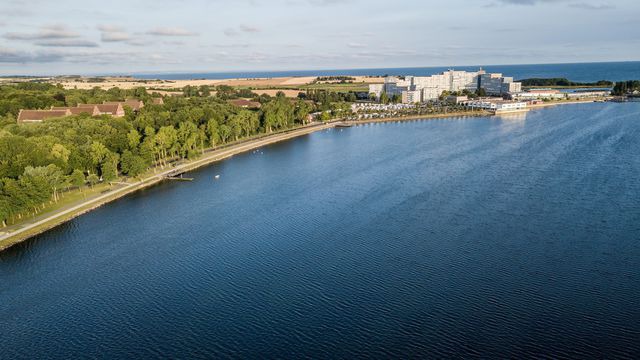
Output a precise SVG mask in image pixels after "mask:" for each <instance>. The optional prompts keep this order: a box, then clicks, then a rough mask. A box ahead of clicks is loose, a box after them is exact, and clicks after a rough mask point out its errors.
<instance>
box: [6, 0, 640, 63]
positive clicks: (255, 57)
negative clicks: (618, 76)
mask: <svg viewBox="0 0 640 360" xmlns="http://www.w3.org/2000/svg"><path fill="white" fill-rule="evenodd" d="M639 16H640V2H639V1H637V0H621V1H608V0H466V1H463V0H446V1H444V0H440V1H431V0H422V1H419V0H398V1H390V0H385V1H378V0H269V1H258V0H209V1H207V0H153V1H151V0H138V1H136V0H128V1H122V0H110V1H93V0H84V1H76V0H67V1H65V0H59V1H49V0H2V2H1V3H0V74H2V75H10V74H95V73H131V72H158V71H163V72H164V71H168V72H171V71H178V72H179V71H187V72H191V71H242V70H303V69H309V70H313V69H346V68H372V67H406V66H454V65H458V66H459V65H480V64H530V63H547V62H549V63H556V62H588V61H613V60H621V61H624V60H640V27H638V26H637V23H638V18H639Z"/></svg>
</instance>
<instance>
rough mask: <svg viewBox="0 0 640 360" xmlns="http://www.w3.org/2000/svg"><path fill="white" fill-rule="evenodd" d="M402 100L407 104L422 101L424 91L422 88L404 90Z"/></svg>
mask: <svg viewBox="0 0 640 360" xmlns="http://www.w3.org/2000/svg"><path fill="white" fill-rule="evenodd" d="M402 102H403V103H405V104H415V103H419V102H422V92H421V91H420V90H410V91H403V92H402Z"/></svg>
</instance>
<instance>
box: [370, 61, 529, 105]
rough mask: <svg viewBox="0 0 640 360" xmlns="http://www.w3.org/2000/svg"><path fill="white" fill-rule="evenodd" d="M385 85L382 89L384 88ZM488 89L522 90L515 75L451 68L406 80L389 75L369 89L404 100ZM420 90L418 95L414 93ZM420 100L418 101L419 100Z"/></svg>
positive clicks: (494, 91) (502, 91) (491, 91)
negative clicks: (443, 93)
mask: <svg viewBox="0 0 640 360" xmlns="http://www.w3.org/2000/svg"><path fill="white" fill-rule="evenodd" d="M381 85H382V88H381ZM480 88H483V89H485V91H486V93H487V94H491V95H503V94H507V93H511V92H519V91H521V88H522V87H521V84H520V83H518V82H513V78H511V77H504V76H502V74H487V73H485V72H484V71H483V70H482V69H481V70H480V71H477V72H468V71H454V70H449V71H445V72H443V73H441V74H437V75H432V76H407V77H406V78H404V79H400V78H398V77H394V76H389V77H386V78H385V81H384V84H371V85H369V92H370V93H374V94H376V96H377V97H380V95H379V94H381V93H382V92H386V93H387V95H388V96H393V95H401V96H402V98H403V101H405V99H406V100H407V101H409V100H411V101H429V100H436V99H438V97H439V96H440V95H441V94H442V92H444V91H449V92H454V91H463V90H469V91H472V92H473V91H476V90H477V89H480ZM416 91H417V92H419V93H420V95H419V96H418V95H417V94H416V93H415V92H416ZM418 97H419V100H416V99H418Z"/></svg>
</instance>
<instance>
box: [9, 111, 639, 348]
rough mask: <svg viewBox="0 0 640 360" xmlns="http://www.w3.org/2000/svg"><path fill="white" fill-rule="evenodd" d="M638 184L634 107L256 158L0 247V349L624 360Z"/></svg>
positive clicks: (456, 123) (385, 130)
mask: <svg viewBox="0 0 640 360" xmlns="http://www.w3.org/2000/svg"><path fill="white" fill-rule="evenodd" d="M217 174H220V175H221V177H220V179H219V180H217V181H216V180H214V176H215V175H217ZM639 175H640V103H625V104H616V103H588V104H579V105H565V106H557V107H553V108H547V109H541V110H534V111H531V112H529V113H527V114H520V115H511V116H502V117H480V118H449V119H437V120H428V121H407V122H398V123H385V124H370V125H362V126H356V127H352V128H347V129H333V130H328V131H323V132H317V133H313V134H311V135H308V136H304V137H300V138H297V139H294V140H291V141H287V142H283V143H279V144H275V145H272V146H268V147H263V148H261V149H260V150H259V151H255V152H249V153H245V154H241V155H236V156H234V157H233V158H230V159H228V160H225V161H223V162H221V163H217V164H213V165H212V166H209V167H207V168H203V169H200V170H198V171H194V172H192V173H190V175H189V176H190V177H194V178H195V180H194V181H193V182H166V183H163V184H161V185H158V186H155V187H152V188H149V189H146V190H144V191H140V192H138V193H136V194H134V195H132V196H128V197H126V198H123V199H120V200H118V201H115V202H113V203H110V204H108V205H105V206H103V207H101V208H100V209H98V210H96V211H94V212H91V213H89V214H87V215H84V216H82V217H79V218H77V219H75V220H73V221H71V222H69V223H67V224H65V225H62V226H59V227H57V228H55V229H53V230H51V231H48V232H46V233H44V234H42V235H40V236H37V237H35V238H34V239H32V240H31V241H27V242H25V243H22V244H20V245H18V246H15V247H13V248H11V249H9V250H8V251H6V252H3V253H1V254H0V349H1V350H0V351H1V354H0V357H1V358H5V359H20V358H25V359H29V358H71V357H73V358H76V357H88V358H92V357H100V358H104V357H110V358H125V357H128V358H229V357H231V358H303V357H313V358H331V359H334V358H350V359H351V358H390V357H393V358H417V357H427V358H452V357H482V358H491V357H493V358H495V357H500V358H513V357H515V358H525V357H541V356H545V355H546V356H550V357H555V358H559V357H578V358H587V357H631V358H637V357H639V356H640V341H639V339H640V307H639V306H638V303H639V301H640V242H639V240H640V202H639V199H640V176H639Z"/></svg>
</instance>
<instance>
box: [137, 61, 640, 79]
mask: <svg viewBox="0 0 640 360" xmlns="http://www.w3.org/2000/svg"><path fill="white" fill-rule="evenodd" d="M480 66H482V67H483V68H484V69H485V70H487V71H489V72H499V73H503V74H504V75H505V76H513V77H514V78H515V79H527V78H557V77H561V78H567V79H569V80H571V81H582V82H595V81H598V80H610V81H622V80H632V79H640V61H629V62H600V63H576V64H532V65H477V66H438V67H416V68H381V69H342V70H299V71H244V72H218V73H175V74H170V73H164V74H134V76H136V77H139V78H143V79H165V80H184V79H233V78H269V77H283V76H338V75H358V76H359V75H362V76H366V75H378V76H382V75H415V76H429V75H433V74H438V73H441V72H443V71H446V70H448V69H455V70H467V71H477V70H478V68H479V67H480Z"/></svg>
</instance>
